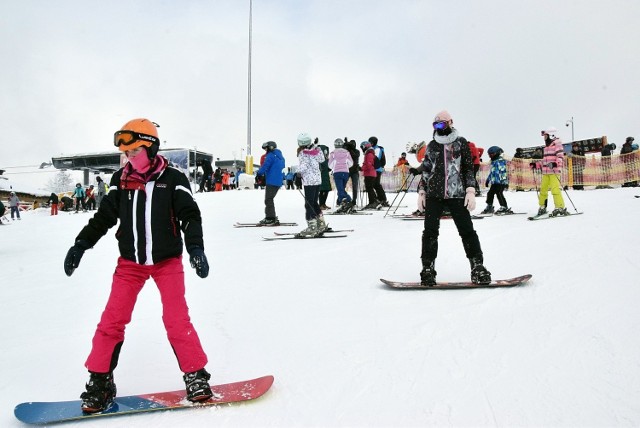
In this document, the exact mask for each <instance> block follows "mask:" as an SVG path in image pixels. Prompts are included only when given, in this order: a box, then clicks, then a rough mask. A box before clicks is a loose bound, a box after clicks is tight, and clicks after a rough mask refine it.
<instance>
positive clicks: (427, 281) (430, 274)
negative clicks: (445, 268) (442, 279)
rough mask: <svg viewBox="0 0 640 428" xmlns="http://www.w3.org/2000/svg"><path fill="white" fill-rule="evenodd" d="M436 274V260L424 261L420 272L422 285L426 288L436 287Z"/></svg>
mask: <svg viewBox="0 0 640 428" xmlns="http://www.w3.org/2000/svg"><path fill="white" fill-rule="evenodd" d="M437 274H438V272H436V269H435V261H434V260H426V259H423V260H422V271H420V284H421V285H424V286H425V287H433V286H434V285H436V275H437Z"/></svg>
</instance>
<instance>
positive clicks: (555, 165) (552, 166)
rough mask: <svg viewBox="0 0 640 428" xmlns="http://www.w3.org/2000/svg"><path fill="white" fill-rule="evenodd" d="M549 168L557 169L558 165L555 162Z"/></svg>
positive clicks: (550, 163)
mask: <svg viewBox="0 0 640 428" xmlns="http://www.w3.org/2000/svg"><path fill="white" fill-rule="evenodd" d="M548 166H549V168H555V167H557V166H558V164H557V163H555V162H549V165H548Z"/></svg>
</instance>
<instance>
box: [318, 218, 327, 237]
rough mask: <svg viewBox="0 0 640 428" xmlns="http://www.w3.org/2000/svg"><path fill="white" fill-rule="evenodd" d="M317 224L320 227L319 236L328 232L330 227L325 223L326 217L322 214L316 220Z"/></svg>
mask: <svg viewBox="0 0 640 428" xmlns="http://www.w3.org/2000/svg"><path fill="white" fill-rule="evenodd" d="M316 224H317V226H318V235H322V234H323V233H325V232H326V231H327V229H329V226H328V225H327V223H326V222H325V221H324V216H323V215H322V214H320V215H319V216H318V217H317V218H316Z"/></svg>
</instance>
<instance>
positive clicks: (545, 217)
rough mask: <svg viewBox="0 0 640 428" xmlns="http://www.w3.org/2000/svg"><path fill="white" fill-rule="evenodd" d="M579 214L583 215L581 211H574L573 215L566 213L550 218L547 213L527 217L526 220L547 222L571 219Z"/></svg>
mask: <svg viewBox="0 0 640 428" xmlns="http://www.w3.org/2000/svg"><path fill="white" fill-rule="evenodd" d="M580 214H584V213H583V212H581V211H576V212H574V213H568V214H567V215H555V216H551V215H549V214H547V213H544V214H537V215H534V216H531V217H527V220H531V221H535V220H549V219H552V218H562V217H571V216H573V215H580Z"/></svg>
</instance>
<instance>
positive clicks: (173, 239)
mask: <svg viewBox="0 0 640 428" xmlns="http://www.w3.org/2000/svg"><path fill="white" fill-rule="evenodd" d="M122 171H123V169H120V170H118V171H117V172H116V173H115V174H113V176H112V177H111V183H110V186H109V189H110V190H109V193H108V194H107V195H105V197H104V198H103V199H102V202H101V203H100V208H99V209H98V211H97V212H96V214H95V215H94V216H93V218H92V219H91V220H89V223H88V224H87V225H86V226H85V227H84V228H83V229H82V230H81V231H80V233H79V234H78V236H77V237H76V241H78V240H84V241H87V242H88V243H89V245H90V246H91V247H93V246H94V245H95V244H96V243H97V242H98V240H99V239H100V238H101V237H103V236H104V235H105V234H106V233H107V231H108V230H109V229H110V228H111V227H113V226H115V225H116V223H117V222H118V220H120V225H119V227H118V230H117V231H116V238H117V240H118V248H119V249H120V255H121V256H122V257H123V258H125V259H127V260H131V261H133V262H136V263H139V264H147V265H150V264H156V263H158V262H161V261H163V260H165V259H168V258H171V257H176V256H179V255H181V254H182V251H183V240H182V234H184V243H185V244H186V247H187V250H191V249H192V248H195V247H200V248H202V249H204V243H203V239H202V218H201V215H200V209H199V208H198V205H197V204H196V202H195V200H194V199H193V195H192V193H191V186H190V185H189V180H188V179H187V177H186V176H185V175H184V174H183V173H182V172H181V171H180V170H178V169H175V168H173V167H170V166H168V167H166V168H165V169H164V170H163V171H162V172H160V174H159V175H158V176H157V177H156V178H155V179H153V180H151V181H149V182H148V183H146V184H142V183H139V184H138V188H136V189H129V188H127V187H131V186H129V185H127V184H126V183H125V182H122V181H121V177H122ZM181 232H182V234H181Z"/></svg>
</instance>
